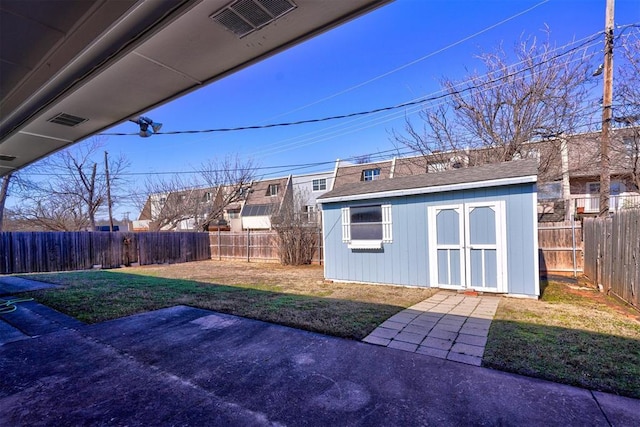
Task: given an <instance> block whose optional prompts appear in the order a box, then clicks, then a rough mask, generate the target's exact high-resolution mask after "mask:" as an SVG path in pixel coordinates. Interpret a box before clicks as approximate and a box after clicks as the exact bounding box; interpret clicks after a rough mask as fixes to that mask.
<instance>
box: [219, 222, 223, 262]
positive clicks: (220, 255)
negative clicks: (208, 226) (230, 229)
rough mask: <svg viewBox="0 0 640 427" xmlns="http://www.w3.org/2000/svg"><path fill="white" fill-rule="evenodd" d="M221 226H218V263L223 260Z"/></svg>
mask: <svg viewBox="0 0 640 427" xmlns="http://www.w3.org/2000/svg"><path fill="white" fill-rule="evenodd" d="M220 239H221V237H220V226H218V261H220V260H222V249H221V248H220Z"/></svg>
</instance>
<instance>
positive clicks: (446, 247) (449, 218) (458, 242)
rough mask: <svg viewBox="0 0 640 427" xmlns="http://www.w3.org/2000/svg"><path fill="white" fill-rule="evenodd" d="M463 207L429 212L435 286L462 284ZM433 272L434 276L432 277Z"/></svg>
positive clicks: (453, 206) (454, 286) (456, 287)
mask: <svg viewBox="0 0 640 427" xmlns="http://www.w3.org/2000/svg"><path fill="white" fill-rule="evenodd" d="M463 213H464V209H463V205H452V206H443V207H438V208H435V209H433V210H432V211H431V212H430V222H432V227H431V230H432V233H433V234H434V236H433V237H435V238H433V237H432V239H431V241H432V243H433V245H434V247H432V249H431V259H432V261H435V262H432V264H431V265H434V266H435V270H436V271H435V272H434V271H432V274H431V280H432V283H434V282H435V283H437V286H438V287H443V288H454V289H458V288H461V287H462V286H463V284H464V281H465V279H464V274H463V273H464V271H463V268H464V241H463V238H464V233H463V230H464V229H463V222H464V219H463ZM434 273H435V274H434Z"/></svg>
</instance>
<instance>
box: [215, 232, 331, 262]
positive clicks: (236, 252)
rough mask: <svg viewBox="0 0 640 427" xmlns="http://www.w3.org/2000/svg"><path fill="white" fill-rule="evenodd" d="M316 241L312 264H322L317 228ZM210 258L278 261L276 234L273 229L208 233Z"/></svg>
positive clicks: (320, 244) (320, 239)
mask: <svg viewBox="0 0 640 427" xmlns="http://www.w3.org/2000/svg"><path fill="white" fill-rule="evenodd" d="M317 235H318V241H317V243H316V245H317V247H316V252H315V254H314V256H313V261H312V263H313V264H322V261H323V258H322V254H323V251H322V232H321V231H320V230H317ZM209 236H210V240H211V258H212V259H243V260H245V261H252V260H253V261H279V260H280V255H279V249H278V235H277V233H276V232H275V231H251V230H247V231H243V232H238V233H235V232H229V231H217V232H211V233H209Z"/></svg>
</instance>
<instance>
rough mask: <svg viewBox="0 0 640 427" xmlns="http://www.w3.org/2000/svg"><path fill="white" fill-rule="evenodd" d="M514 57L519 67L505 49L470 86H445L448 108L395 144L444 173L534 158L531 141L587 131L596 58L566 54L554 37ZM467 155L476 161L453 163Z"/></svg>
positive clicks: (425, 116)
mask: <svg viewBox="0 0 640 427" xmlns="http://www.w3.org/2000/svg"><path fill="white" fill-rule="evenodd" d="M513 53H514V55H515V58H517V60H518V64H517V65H516V66H513V65H510V64H509V62H510V60H509V56H508V55H507V53H506V52H505V51H504V50H503V49H502V48H499V49H498V50H496V51H495V52H493V53H486V54H483V55H481V56H480V57H479V59H480V60H481V61H482V64H483V65H484V68H485V73H483V74H480V73H478V72H472V73H470V74H469V75H468V76H467V77H466V78H465V80H464V81H463V82H456V81H453V80H450V79H444V80H443V81H442V87H443V90H444V92H445V93H446V94H447V96H446V98H444V99H443V100H442V104H440V105H439V106H436V107H432V108H429V107H427V108H426V109H425V110H423V111H422V112H421V118H422V125H421V126H417V125H415V124H414V123H412V122H411V121H410V120H407V121H406V125H405V130H404V132H403V133H399V132H394V133H393V138H394V140H395V141H396V142H397V143H399V144H400V145H402V146H406V147H408V148H410V149H411V150H414V151H417V152H419V153H421V154H422V155H423V156H425V157H428V158H429V159H430V161H431V162H436V163H441V164H442V165H443V166H442V167H444V168H447V167H462V166H466V165H476V164H482V163H489V162H501V161H509V160H514V159H519V158H525V157H531V156H532V154H533V153H532V152H531V147H530V145H529V144H528V143H529V142H531V141H535V140H537V139H540V138H541V137H544V136H555V135H560V134H563V133H572V132H573V131H575V130H576V129H578V128H579V127H580V126H581V125H584V123H585V114H584V112H582V113H581V112H580V109H581V107H582V106H583V105H584V103H585V101H586V100H587V96H588V94H589V87H588V85H587V84H586V83H587V82H588V79H589V76H590V73H589V70H590V68H591V66H590V63H589V57H588V55H587V54H585V53H584V52H583V51H581V50H579V49H578V50H574V51H567V52H566V53H565V54H559V53H558V52H556V51H555V50H554V49H553V46H552V45H551V44H550V42H549V38H548V35H547V38H546V40H545V41H543V42H539V40H538V39H537V38H535V37H534V38H526V39H522V40H521V41H520V42H519V43H518V44H516V46H515V47H514V51H513ZM557 149H558V147H555V150H554V151H556V154H557ZM465 150H467V151H468V152H469V153H471V155H465V156H463V157H464V161H460V160H461V159H459V158H455V157H454V158H453V159H452V156H453V155H455V154H456V153H457V154H458V155H459V154H460V153H464V152H465ZM535 155H536V157H537V155H538V154H537V153H536V154H535Z"/></svg>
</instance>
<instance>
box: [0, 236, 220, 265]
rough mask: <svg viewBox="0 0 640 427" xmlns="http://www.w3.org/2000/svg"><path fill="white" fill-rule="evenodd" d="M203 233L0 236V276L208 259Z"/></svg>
mask: <svg viewBox="0 0 640 427" xmlns="http://www.w3.org/2000/svg"><path fill="white" fill-rule="evenodd" d="M210 258H211V252H210V246H209V235H208V234H207V233H188V232H185V233H183V232H158V233H149V232H147V233H124V232H123V233H120V232H114V233H109V232H87V231H77V232H2V233H0V274H12V273H35V272H46V271H69V270H84V269H89V268H92V267H93V266H94V265H101V266H102V268H116V267H120V266H121V265H127V264H130V263H140V264H141V265H146V264H161V263H174V262H188V261H198V260H204V259H210Z"/></svg>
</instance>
